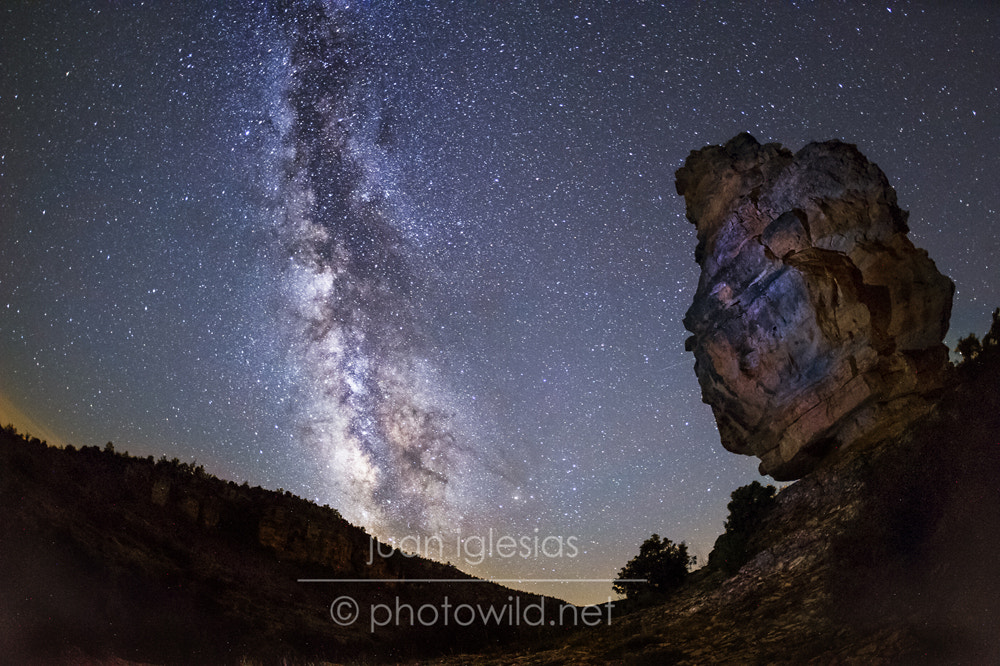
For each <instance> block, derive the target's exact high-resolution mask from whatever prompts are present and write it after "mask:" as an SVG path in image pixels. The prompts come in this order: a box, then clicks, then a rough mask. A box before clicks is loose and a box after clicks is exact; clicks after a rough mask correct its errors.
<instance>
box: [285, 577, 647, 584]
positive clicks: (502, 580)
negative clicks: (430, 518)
mask: <svg viewBox="0 0 1000 666" xmlns="http://www.w3.org/2000/svg"><path fill="white" fill-rule="evenodd" d="M296 582H299V583H647V582H649V581H647V580H646V579H645V578H496V579H493V580H486V579H484V578H299V579H298V580H297V581H296Z"/></svg>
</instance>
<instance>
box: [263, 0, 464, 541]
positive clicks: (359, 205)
mask: <svg viewBox="0 0 1000 666" xmlns="http://www.w3.org/2000/svg"><path fill="white" fill-rule="evenodd" d="M284 19H285V21H286V22H287V25H288V26H289V28H290V29H289V35H290V36H289V40H290V54H289V67H288V77H289V80H288V83H287V89H286V90H285V91H284V94H285V99H286V102H287V114H288V118H287V119H286V122H285V123H283V124H285V125H286V127H285V128H284V129H285V132H284V137H283V142H284V145H285V147H286V148H287V154H286V161H285V163H284V164H283V165H282V166H283V167H284V170H283V174H282V180H283V187H284V190H285V191H284V196H285V206H284V210H283V214H282V216H281V220H280V225H279V236H280V239H281V242H282V244H283V247H284V248H285V249H286V250H287V252H288V258H289V263H288V268H287V272H288V280H289V286H290V297H291V300H292V307H293V308H294V316H295V322H296V325H299V326H301V329H302V330H301V338H299V339H298V344H297V345H296V349H295V351H296V354H297V356H298V361H299V362H300V363H301V367H302V372H303V374H304V375H305V377H306V378H307V380H308V382H307V384H306V386H305V388H304V389H303V390H304V396H303V397H304V400H303V407H304V410H303V412H302V414H301V416H302V418H303V435H304V440H305V442H306V444H308V445H311V446H314V447H316V449H317V450H318V451H319V453H320V455H321V457H322V458H323V459H324V460H326V461H327V462H326V465H325V466H326V468H327V469H328V471H329V474H330V476H331V479H332V480H333V482H334V484H335V486H334V487H335V488H336V489H337V490H339V493H338V494H335V497H337V499H339V500H340V501H339V502H337V505H338V506H341V507H343V508H342V511H343V512H344V513H345V514H346V515H347V516H348V517H349V518H352V519H355V520H357V521H358V522H360V523H362V524H365V525H368V526H370V527H372V528H373V529H375V530H377V531H379V532H380V533H382V534H385V533H388V534H390V535H393V534H396V535H404V534H408V533H409V534H417V533H420V534H425V533H442V532H443V531H444V530H445V529H446V528H448V527H451V526H453V525H454V524H456V522H457V521H456V517H457V516H456V513H457V512H456V510H455V507H449V506H447V505H446V497H447V494H448V486H449V483H451V482H452V479H453V475H454V470H455V466H456V464H457V463H458V462H459V460H458V459H459V458H460V457H461V458H467V457H468V456H466V455H465V454H466V453H467V450H465V448H464V447H463V445H462V444H460V443H459V442H458V441H456V437H455V435H454V433H453V432H452V430H451V428H450V423H449V420H450V414H449V413H448V411H447V410H446V409H445V407H444V406H443V405H441V404H440V402H439V400H438V399H437V397H436V396H435V395H434V386H435V381H434V375H435V367H434V363H433V361H432V360H428V356H429V355H432V354H433V349H432V348H431V347H430V341H429V340H428V338H427V334H426V332H425V331H424V327H423V325H422V322H421V321H420V319H419V317H420V314H421V313H420V312H419V311H418V310H416V309H415V308H414V306H413V303H414V301H415V300H417V299H419V298H421V296H422V293H423V289H424V285H423V284H422V278H421V277H420V276H419V274H418V271H417V270H415V267H414V266H412V265H411V258H410V255H411V254H412V252H411V251H410V250H409V248H408V247H407V245H408V242H407V239H406V238H405V236H404V233H403V232H402V231H401V230H400V228H399V225H400V224H401V222H405V220H400V216H401V215H403V213H402V212H401V210H400V207H399V206H398V204H397V202H395V201H393V198H392V193H391V189H392V188H391V184H389V183H386V182H384V174H385V171H386V168H385V162H386V161H387V159H388V157H387V154H386V153H387V150H388V149H389V146H387V145H386V143H387V142H388V141H391V138H390V137H389V132H388V131H387V127H386V122H385V121H384V120H383V109H381V108H380V100H379V98H378V96H377V94H376V91H373V90H371V89H370V87H369V86H368V85H366V84H367V83H368V82H369V79H367V78H366V77H365V76H364V73H365V69H366V68H367V67H370V66H371V63H369V62H366V58H365V55H366V46H367V45H366V44H365V42H364V36H363V35H361V34H359V32H360V30H359V29H358V27H357V24H358V20H357V17H356V16H355V15H354V14H353V12H351V10H350V9H349V8H338V7H336V6H334V5H329V4H324V3H315V4H312V5H309V4H308V3H303V4H302V5H299V6H298V7H296V8H295V9H294V10H293V11H290V12H288V13H287V14H286V15H285V17H284Z"/></svg>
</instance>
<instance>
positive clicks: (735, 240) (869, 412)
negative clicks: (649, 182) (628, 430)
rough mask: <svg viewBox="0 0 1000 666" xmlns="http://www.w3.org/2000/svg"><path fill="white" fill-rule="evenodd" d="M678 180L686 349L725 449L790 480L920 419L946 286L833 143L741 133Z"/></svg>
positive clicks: (880, 183) (885, 202) (850, 149)
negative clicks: (683, 214)
mask: <svg viewBox="0 0 1000 666" xmlns="http://www.w3.org/2000/svg"><path fill="white" fill-rule="evenodd" d="M676 178H677V193H678V194H680V195H682V196H683V197H684V198H685V201H686V204H687V217H688V219H689V220H690V221H691V222H692V223H693V224H694V225H695V226H696V227H697V234H698V246H697V249H696V251H695V260H696V261H697V262H698V264H699V265H700V266H701V278H700V280H699V283H698V290H697V293H696V294H695V297H694V302H693V303H692V305H691V307H690V309H689V310H688V312H687V315H686V316H685V318H684V326H685V327H686V328H687V329H688V330H689V331H691V332H692V333H693V334H694V335H692V336H691V337H690V338H689V339H688V341H687V348H688V350H689V351H693V352H694V354H695V359H696V362H695V372H696V374H697V375H698V381H699V382H700V384H701V388H702V398H703V400H704V401H705V402H706V403H708V404H709V405H711V407H712V410H713V412H714V414H715V419H716V422H717V423H718V427H719V433H720V435H721V439H722V444H723V446H725V447H726V448H727V449H728V450H730V451H733V452H736V453H742V454H749V455H755V456H757V457H758V458H760V460H761V464H760V470H761V472H762V473H764V474H769V475H771V476H772V477H774V478H776V479H779V480H789V479H794V478H798V477H800V476H802V475H803V474H805V473H807V472H809V471H810V470H812V469H813V468H815V466H816V465H817V464H818V463H819V462H820V461H821V460H823V459H824V458H825V457H827V456H828V455H830V454H831V453H832V452H834V451H836V450H839V449H843V448H845V447H857V448H860V447H864V446H867V445H871V444H873V443H876V442H878V441H883V440H884V439H885V438H888V437H893V436H895V435H898V434H899V433H900V432H902V431H903V430H904V429H905V427H906V426H907V424H909V423H911V422H912V421H913V420H914V419H915V418H918V417H920V416H922V415H923V414H925V413H926V412H927V411H929V409H930V408H931V407H932V405H933V398H934V396H935V395H936V394H937V393H939V392H940V389H941V388H942V386H943V382H944V379H945V372H946V368H947V366H948V350H947V348H946V347H945V346H944V345H943V344H942V342H941V341H942V339H943V338H944V335H945V333H946V332H947V329H948V319H949V317H950V314H951V301H952V295H953V292H954V285H953V284H952V282H951V280H949V279H948V278H947V277H945V276H944V275H942V274H941V273H939V272H938V270H937V268H936V267H935V265H934V262H933V261H931V259H930V258H929V257H928V255H927V252H926V251H924V250H921V249H918V248H916V247H914V245H913V244H912V243H911V242H910V240H909V239H908V238H907V236H906V234H907V231H908V228H907V224H906V219H907V213H906V212H905V211H902V210H900V208H899V207H898V206H897V204H896V193H895V191H894V190H893V189H892V187H890V185H889V182H888V180H887V179H886V177H885V174H883V173H882V171H881V170H880V169H879V168H878V166H876V165H875V164H872V163H871V162H869V161H868V160H867V159H866V158H865V157H864V156H863V155H862V154H861V153H860V152H859V151H858V150H857V148H856V147H855V146H853V145H850V144H845V143H841V142H838V141H828V142H824V143H811V144H809V145H807V146H805V147H804V148H802V149H801V150H800V151H799V152H798V153H796V154H794V155H793V154H792V153H791V152H790V151H789V150H787V149H785V148H783V147H782V146H780V145H779V144H766V145H761V144H760V143H758V142H757V141H756V139H754V138H753V137H752V136H750V135H749V134H740V135H739V136H736V137H734V138H733V139H731V140H730V141H729V142H728V143H727V144H726V145H725V146H708V147H706V148H703V149H701V150H699V151H694V152H692V153H691V154H690V155H689V156H688V158H687V161H686V162H685V164H684V166H683V167H682V168H681V169H679V170H678V171H677V174H676Z"/></svg>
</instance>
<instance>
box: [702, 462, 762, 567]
mask: <svg viewBox="0 0 1000 666" xmlns="http://www.w3.org/2000/svg"><path fill="white" fill-rule="evenodd" d="M774 493H775V488H774V486H767V487H765V486H762V485H760V482H759V481H754V482H753V483H751V484H749V485H746V486H742V487H740V488H737V489H736V490H734V491H733V494H732V495H730V498H731V501H730V502H729V506H728V509H729V517H728V518H726V531H725V532H724V533H723V534H721V535H719V538H718V539H716V540H715V546H714V547H713V548H712V552H711V554H710V555H709V556H708V566H710V567H712V568H714V569H718V570H719V571H722V572H723V573H725V574H727V575H732V574H734V573H736V572H737V571H739V570H740V567H742V566H743V565H744V564H746V563H747V562H749V561H750V558H751V557H753V556H754V555H755V554H756V553H755V552H753V550H752V548H751V538H752V537H753V535H754V534H755V533H756V532H757V530H758V529H759V528H760V524H761V522H763V520H764V517H765V516H766V515H767V514H768V513H769V512H770V511H771V509H772V508H773V507H774V504H775V501H776V500H775V496H774Z"/></svg>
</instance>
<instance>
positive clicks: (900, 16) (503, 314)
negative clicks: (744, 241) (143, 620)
mask: <svg viewBox="0 0 1000 666" xmlns="http://www.w3.org/2000/svg"><path fill="white" fill-rule="evenodd" d="M998 21H1000V6H998V5H997V4H996V3H994V2H949V3H943V2H934V1H930V0H928V1H914V2H899V3H897V2H887V3H884V4H881V5H876V4H870V3H791V2H788V3H711V2H603V1H601V2H593V1H589V0H583V1H580V2H572V3H571V2H551V3H528V2H457V1H456V2H451V1H449V0H419V1H412V2H411V1H409V0H407V1H405V2H404V1H393V0H379V1H378V2H375V1H373V2H358V3H355V2H333V1H332V0H331V1H329V2H319V1H317V2H291V1H284V0H277V1H267V2H234V3H217V2H203V3H197V2H185V3H148V2H146V3H141V2H137V1H136V2H128V1H125V2H117V3H113V4H109V3H81V2H72V3H61V6H60V7H59V9H58V10H55V9H53V6H52V3H40V2H27V1H21V0H13V1H11V2H5V3H3V8H2V9H0V61H2V62H3V63H4V65H5V66H4V67H3V68H2V69H0V418H3V419H6V420H11V421H13V422H15V425H19V426H20V427H21V429H22V430H23V429H28V428H29V427H30V429H33V430H36V432H37V433H43V432H44V433H45V435H46V437H48V438H50V439H51V440H52V441H55V442H58V441H62V442H70V443H73V444H75V445H78V446H79V445H93V444H96V445H99V446H103V445H104V443H105V442H107V441H109V440H113V441H114V443H115V446H116V448H117V449H118V450H127V451H129V452H131V453H133V454H136V455H142V456H146V455H152V456H154V457H156V458H159V457H160V456H166V457H167V459H171V458H174V457H177V458H179V459H181V460H184V461H188V462H190V461H192V460H197V461H198V463H199V464H204V465H205V467H206V469H208V470H209V471H211V472H212V473H214V474H216V475H218V476H220V477H223V478H227V479H230V478H231V479H233V480H235V481H237V482H240V483H242V482H243V481H248V482H249V483H250V484H251V485H262V486H265V487H268V488H272V489H278V488H281V489H285V490H289V491H291V492H293V493H295V494H298V495H301V496H303V497H307V498H308V499H310V500H314V501H317V502H318V503H319V504H330V505H331V506H334V507H336V508H337V509H338V510H340V511H341V512H342V513H343V514H344V515H345V516H347V517H348V518H350V519H351V520H352V521H354V522H356V523H358V524H362V525H364V526H366V527H368V528H370V529H372V530H374V531H376V532H378V533H379V534H380V535H382V536H384V537H387V538H389V537H395V538H397V539H398V538H400V537H401V536H406V535H409V534H413V533H430V532H433V531H435V530H439V529H441V530H449V531H450V530H451V529H453V528H454V529H458V528H461V529H462V530H463V532H462V533H463V534H465V535H470V534H474V533H475V534H477V535H478V534H484V533H486V532H488V531H489V530H490V529H493V530H494V532H495V533H509V534H511V535H513V536H515V537H520V536H522V535H529V536H534V535H536V534H537V535H546V534H557V535H561V536H563V537H565V538H569V537H571V536H572V537H577V540H576V543H578V544H579V546H580V553H579V556H578V557H576V558H574V559H572V561H570V560H569V559H563V560H560V561H544V560H536V559H530V560H527V561H521V560H519V559H518V560H510V561H499V560H496V559H495V558H494V559H493V560H492V561H489V562H484V563H483V564H482V565H481V566H479V567H478V568H475V567H473V566H468V567H466V568H467V569H469V570H470V571H471V572H472V573H475V574H481V575H496V574H499V575H501V576H505V577H532V578H552V577H559V578H595V579H608V578H612V577H613V576H614V575H615V573H616V572H617V571H618V569H619V568H620V567H621V566H622V564H623V563H624V562H625V561H627V559H628V558H629V557H630V555H631V554H634V553H635V552H637V551H638V547H639V544H641V543H642V541H643V540H644V539H646V538H647V537H648V536H649V535H650V534H651V533H653V532H656V533H658V534H661V535H664V536H668V537H669V538H671V539H672V540H675V541H681V540H683V541H686V542H687V543H688V545H689V546H690V547H691V552H692V553H693V554H696V555H698V556H699V558H700V560H701V561H704V558H705V557H706V556H707V554H708V551H709V550H710V549H711V547H712V543H713V541H714V539H715V537H716V536H717V535H718V534H719V533H720V532H721V531H722V526H723V521H724V519H725V516H726V504H727V502H728V500H729V495H730V493H731V492H732V491H733V490H734V489H735V488H736V487H738V486H741V485H744V484H747V483H749V482H751V481H753V480H755V479H757V478H759V477H758V475H757V473H756V462H755V461H754V460H753V459H752V458H747V457H740V456H736V455H733V454H730V453H728V452H726V451H725V450H724V449H723V448H722V446H721V445H720V442H719V435H718V432H717V430H716V427H715V423H714V419H713V418H712V414H711V411H710V410H709V409H708V408H707V407H706V406H705V405H704V404H702V403H701V401H700V390H699V387H698V384H697V381H696V379H695V376H694V372H693V370H692V367H693V363H694V359H693V358H692V357H691V355H690V354H689V353H687V352H685V351H684V339H685V337H686V335H687V334H686V333H685V331H684V329H683V326H682V324H681V320H682V318H683V316H684V312H685V311H686V310H687V308H688V307H689V306H690V304H691V297H692V295H693V293H694V291H695V288H696V284H697V265H696V264H695V262H694V260H693V256H692V255H693V251H694V246H695V243H696V240H695V237H694V230H693V228H692V226H691V225H690V223H688V222H687V221H686V220H685V218H684V203H683V201H682V200H681V199H680V198H679V197H677V196H676V194H675V188H674V172H675V171H676V169H677V168H679V167H680V166H681V165H682V164H683V163H684V159H685V157H686V156H687V155H688V152H689V151H691V150H693V149H698V148H700V147H702V146H704V145H707V144H721V143H724V142H725V141H727V140H728V139H730V138H731V137H733V136H734V135H736V134H737V133H739V132H742V131H749V132H751V133H752V134H753V135H754V136H755V137H756V138H757V139H758V140H760V141H761V142H769V141H777V142H780V143H781V144H783V145H785V146H786V147H788V148H789V149H791V150H797V149H798V148H800V147H801V146H803V145H805V144H806V143H809V142H811V141H817V140H820V141H821V140H827V139H835V138H839V139H843V140H846V141H848V142H851V143H855V144H857V145H858V148H859V149H860V150H861V152H862V153H864V154H865V155H866V157H868V158H869V159H870V160H871V161H873V162H875V163H876V164H878V165H879V167H880V168H881V169H882V170H883V171H884V172H885V173H886V175H887V177H888V178H889V180H890V182H891V184H892V185H893V186H894V187H895V188H896V190H897V193H898V195H899V203H900V206H901V207H902V208H904V209H907V210H908V211H909V212H910V217H909V225H910V228H911V236H912V237H913V239H914V242H915V243H916V244H917V245H919V246H920V247H924V248H926V249H927V250H928V252H929V253H930V255H931V257H932V258H933V259H934V260H935V262H936V263H937V266H938V268H939V269H940V270H941V272H942V273H944V274H946V275H948V276H949V277H950V278H951V279H952V280H954V282H955V284H956V287H957V293H956V297H955V307H954V310H953V315H952V328H951V331H950V332H949V334H948V339H947V340H948V342H949V344H951V345H954V343H955V341H956V340H957V339H958V338H959V337H960V336H963V335H965V334H967V333H969V332H973V331H978V332H980V333H982V332H983V331H985V330H987V328H988V327H989V322H990V313H992V311H993V308H994V307H996V306H997V305H1000V302H998V299H997V294H998V293H1000V282H998V280H1000V271H998V270H997V261H998V260H997V257H1000V235H998V232H997V229H1000V226H998V225H997V224H996V220H997V214H998V213H997V211H998V210H1000V199H998V196H1000V191H998V189H997V188H996V187H995V184H996V178H995V174H996V173H997V172H998V171H1000V164H998V156H1000V131H997V130H998V127H1000V115H998V114H1000V88H998V85H997V77H996V72H997V71H1000V29H998ZM27 424H30V426H28V425H27ZM609 590H610V585H607V584H595V585H593V586H590V587H587V586H585V585H577V584H567V585H566V586H561V587H559V586H554V587H549V588H547V589H545V590H544V591H546V592H550V593H553V594H557V595H560V596H563V597H564V598H569V599H572V600H574V601H603V600H604V599H605V598H606V596H607V594H608V593H609Z"/></svg>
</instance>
